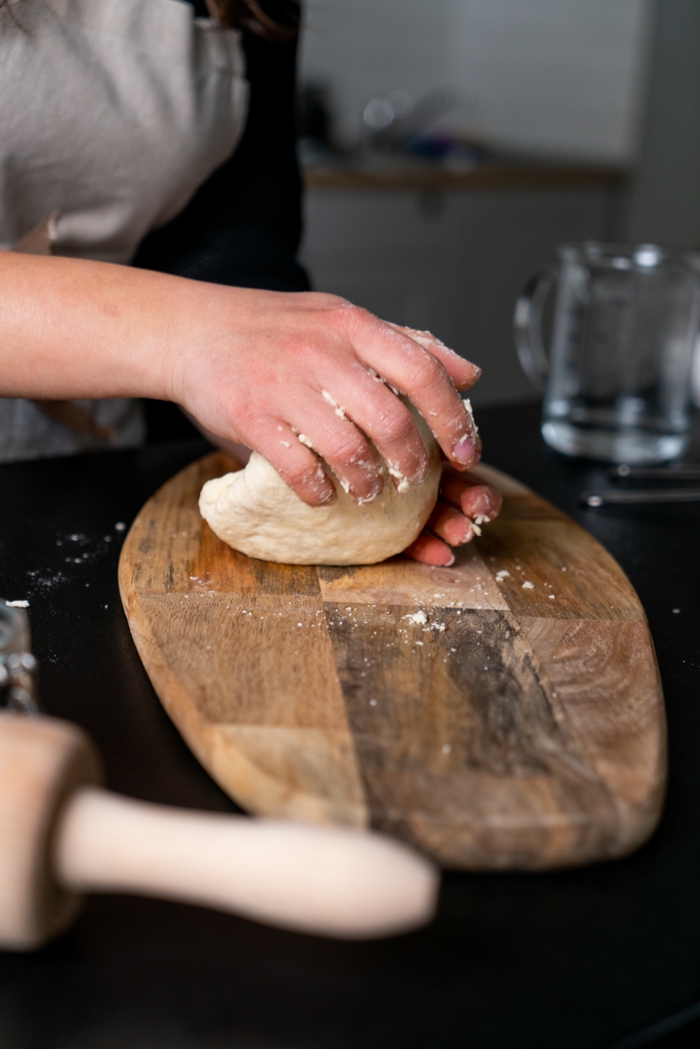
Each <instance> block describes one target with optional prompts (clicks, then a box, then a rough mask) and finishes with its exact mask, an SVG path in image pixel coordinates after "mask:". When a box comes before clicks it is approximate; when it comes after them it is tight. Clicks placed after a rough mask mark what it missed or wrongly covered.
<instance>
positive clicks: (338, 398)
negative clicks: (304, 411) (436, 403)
mask: <svg viewBox="0 0 700 1049" xmlns="http://www.w3.org/2000/svg"><path fill="white" fill-rule="evenodd" d="M328 387H329V388H328V389H326V388H323V389H322V390H321V396H322V398H323V400H322V401H321V403H320V404H316V403H315V400H314V404H313V413H312V414H313V423H312V424H310V425H312V426H314V438H315V441H318V444H316V443H315V444H314V447H316V448H317V450H318V451H319V452H320V453H321V454H322V455H323V457H324V458H325V459H327V460H328V462H329V463H330V464H331V466H332V467H333V470H334V471H335V472H336V473H337V474H338V476H339V477H340V476H343V477H348V476H349V475H348V467H352V459H351V456H347V455H345V448H344V445H345V443H346V442H347V443H349V447H350V448H351V450H352V451H353V452H355V451H357V452H358V453H359V450H360V445H359V440H361V442H362V447H363V448H365V449H366V448H368V447H369V446H368V443H367V441H366V439H365V438H364V436H363V435H360V434H359V431H358V429H357V427H359V430H361V431H363V434H364V433H367V434H370V435H371V437H372V440H373V442H374V444H375V445H376V447H377V449H378V451H379V453H380V455H381V456H382V458H383V459H384V461H385V462H386V464H387V467H388V469H389V473H390V474H391V476H392V477H393V479H394V483H395V484H396V485H397V486H398V484H399V483H400V482H401V481H402V480H403V479H404V478H406V479H407V480H408V481H409V482H411V483H412V484H420V482H421V481H424V480H425V477H426V475H427V472H428V469H429V466H430V460H429V458H428V454H427V452H426V450H425V445H424V444H423V439H422V438H421V436H420V434H419V432H418V430H417V428H416V424H415V422H414V420H413V418H412V416H411V413H410V411H409V410H408V408H407V407H406V406H405V405H404V404H402V402H401V401H400V400H399V399H398V398H397V397H396V396H394V394H393V393H392V392H391V391H390V390H389V388H388V387H387V386H386V385H385V384H384V383H382V382H380V381H377V379H375V378H373V377H372V375H371V374H370V372H369V371H368V370H367V368H365V367H364V366H363V365H361V364H359V363H356V364H355V365H354V367H352V369H351V370H349V371H348V373H347V374H344V375H343V374H334V375H329V376H328ZM353 424H354V425H353ZM349 430H352V431H354V434H355V439H354V441H353V440H352V439H351V437H350V434H349V432H348V431H349ZM316 435H318V436H316ZM358 438H359V440H358ZM364 457H365V458H366V457H367V456H366V453H365V456H364ZM370 463H371V466H372V469H373V470H374V471H375V472H376V474H377V476H380V475H379V472H378V467H377V466H376V461H375V460H374V458H372V457H370ZM367 483H369V478H368V479H367ZM379 490H380V491H381V488H380V489H379ZM360 491H361V486H360V487H358V484H357V483H356V481H354V480H353V483H352V490H351V492H350V494H351V496H352V495H353V493H354V492H360ZM368 494H369V493H365V497H367V495H368Z"/></svg>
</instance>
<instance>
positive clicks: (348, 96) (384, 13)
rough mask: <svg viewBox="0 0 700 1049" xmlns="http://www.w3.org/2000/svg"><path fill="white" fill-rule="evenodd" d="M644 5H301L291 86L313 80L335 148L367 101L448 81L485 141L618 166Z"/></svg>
mask: <svg viewBox="0 0 700 1049" xmlns="http://www.w3.org/2000/svg"><path fill="white" fill-rule="evenodd" d="M649 26H650V0H307V3H306V23H305V29H304V36H303V44H302V61H301V76H302V79H306V80H314V81H319V80H320V81H325V82H326V83H328V84H329V85H330V86H331V88H332V90H333V92H334V96H335V100H336V111H337V117H338V127H339V132H340V135H341V137H342V139H343V141H344V142H345V143H346V144H352V143H354V142H356V141H357V139H358V137H359V133H360V126H361V124H360V121H361V114H362V110H363V108H364V106H365V104H366V102H367V101H368V100H369V99H370V98H372V97H373V96H376V95H383V94H386V93H387V92H389V91H392V90H404V91H408V92H409V94H411V95H413V96H414V97H418V96H420V95H421V94H424V93H425V92H427V91H429V90H431V89H433V88H436V87H442V86H454V87H457V88H460V89H462V90H463V91H465V92H466V93H468V94H469V95H470V96H471V97H472V98H473V100H474V106H473V110H472V115H471V117H470V118H469V122H470V123H471V124H472V125H474V127H475V128H478V129H479V130H482V131H483V132H484V133H486V135H487V136H488V137H490V138H491V139H492V140H493V141H494V142H495V143H497V144H499V145H501V146H505V147H511V148H515V149H519V150H525V151H528V152H531V153H539V154H542V155H558V156H561V157H569V158H572V159H577V158H578V159H582V160H590V161H601V162H610V163H623V164H624V163H628V162H630V161H631V160H632V159H633V158H634V154H635V151H636V149H637V145H638V138H639V125H640V114H641V106H642V100H643V95H644V85H645V74H646V59H647V53H648V41H649Z"/></svg>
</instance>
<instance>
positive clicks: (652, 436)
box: [514, 241, 700, 465]
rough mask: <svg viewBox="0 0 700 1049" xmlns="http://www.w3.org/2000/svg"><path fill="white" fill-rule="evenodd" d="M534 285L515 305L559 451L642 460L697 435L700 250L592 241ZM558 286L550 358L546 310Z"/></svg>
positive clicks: (546, 427) (667, 454)
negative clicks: (694, 377) (694, 371)
mask: <svg viewBox="0 0 700 1049" xmlns="http://www.w3.org/2000/svg"><path fill="white" fill-rule="evenodd" d="M559 259H560V261H559V265H558V267H553V268H552V269H550V270H547V271H545V272H544V273H541V274H538V275H536V276H535V277H533V278H531V280H530V281H529V282H528V284H527V285H526V287H525V289H524V291H523V294H522V295H521V297H520V299H518V302H517V304H516V307H515V317H514V324H515V339H516V345H517V350H518V356H519V358H520V363H521V365H522V367H523V370H524V371H525V372H526V374H527V375H528V376H529V378H530V379H531V380H532V382H533V383H534V385H535V386H536V387H537V388H538V389H540V390H543V391H545V400H544V408H543V420H542V436H543V437H544V439H545V441H546V442H547V443H548V444H549V445H551V447H552V448H555V449H556V450H557V451H560V452H563V453H564V454H566V455H578V456H583V457H584V458H588V459H602V460H606V461H608V462H617V463H621V462H624V463H629V464H632V465H639V464H645V463H657V462H663V461H665V460H668V459H674V458H676V457H677V456H679V455H682V453H683V452H684V451H685V450H686V448H687V447H688V443H689V440H690V426H691V414H690V408H691V404H690V396H691V384H690V371H691V360H692V354H693V348H694V346H695V340H696V334H697V328H698V309H699V305H700V296H699V293H700V255H698V254H695V253H692V252H686V251H675V250H672V249H667V248H660V247H657V246H656V245H653V244H641V245H621V244H620V245H618V244H601V243H597V242H594V241H588V242H585V243H582V244H569V245H564V246H563V247H561V248H559ZM554 285H556V288H557V295H556V300H555V304H554V316H553V323H552V340H551V343H552V344H551V349H550V352H549V354H547V353H546V352H545V349H544V344H543V338H542V314H543V310H544V306H545V300H546V298H547V295H548V293H549V291H550V289H551V288H552V287H553V286H554Z"/></svg>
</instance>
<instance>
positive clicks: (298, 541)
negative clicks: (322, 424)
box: [199, 412, 440, 565]
mask: <svg viewBox="0 0 700 1049" xmlns="http://www.w3.org/2000/svg"><path fill="white" fill-rule="evenodd" d="M414 418H415V419H416V425H417V426H418V429H419V432H420V435H421V437H422V438H423V442H424V444H425V447H426V450H427V452H428V455H429V456H430V470H429V473H428V476H427V478H426V479H425V481H423V483H422V484H420V485H409V484H407V482H406V481H402V483H401V488H403V489H405V490H404V491H397V489H396V487H395V485H394V482H393V481H392V479H391V477H390V475H389V469H388V467H387V465H386V463H384V461H383V460H380V463H381V469H382V474H383V475H384V489H383V491H382V493H381V495H379V496H378V497H377V498H376V499H374V500H372V502H368V503H365V504H364V505H363V506H358V505H357V504H356V503H354V502H353V501H352V499H351V498H350V496H349V495H347V493H346V492H344V491H343V489H342V487H341V485H340V483H339V482H338V480H337V478H336V477H335V476H334V475H333V474H332V473H331V472H330V471H329V476H330V477H331V479H332V480H333V483H334V484H335V489H336V492H337V493H338V499H337V501H336V502H335V503H333V505H332V506H319V507H313V506H307V505H306V503H303V502H302V501H301V499H300V498H299V497H298V496H297V495H296V494H295V493H294V492H293V491H292V489H291V488H290V487H289V486H288V485H287V484H285V482H284V481H283V480H282V478H281V477H280V475H279V474H278V473H277V471H276V470H275V469H274V467H272V466H271V465H270V464H269V462H268V461H267V459H264V458H263V456H262V455H258V453H257V452H253V454H252V455H251V457H250V460H249V462H248V465H247V466H246V468H245V469H244V470H239V471H237V472H236V473H230V474H226V475H225V476H224V477H217V478H215V479H214V480H213V481H207V483H206V484H205V485H204V487H203V488H202V493H201V495H200V497H199V509H200V513H201V514H202V517H203V518H204V519H205V521H207V522H208V523H209V525H210V526H211V528H212V529H213V530H214V531H215V532H216V534H217V535H218V536H219V538H220V539H223V541H224V542H225V543H228V544H229V546H232V547H233V548H234V550H240V551H242V553H244V554H247V555H248V556H249V557H259V558H261V559H262V560H264V561H278V562H281V563H284V564H293V565H372V564H376V562H377V561H384V560H385V559H386V558H387V557H392V556H393V555H394V554H398V553H400V552H401V551H402V550H404V549H405V548H406V547H407V546H408V545H409V543H412V542H413V540H414V539H415V538H416V537H417V536H418V535H419V533H420V531H421V529H422V528H423V525H424V524H425V522H426V521H427V520H428V517H429V516H430V513H431V511H432V509H433V507H434V506H435V502H436V499H437V493H438V485H439V482H440V455H439V451H438V446H437V442H436V441H435V438H434V437H433V435H432V434H431V433H430V430H429V429H428V427H427V426H426V424H425V422H424V420H423V419H422V418H421V417H420V416H418V414H417V412H414Z"/></svg>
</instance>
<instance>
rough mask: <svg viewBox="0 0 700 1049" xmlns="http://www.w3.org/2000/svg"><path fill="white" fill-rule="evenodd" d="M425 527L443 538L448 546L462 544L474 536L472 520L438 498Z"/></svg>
mask: <svg viewBox="0 0 700 1049" xmlns="http://www.w3.org/2000/svg"><path fill="white" fill-rule="evenodd" d="M426 528H429V529H430V531H431V532H434V533H435V535H437V536H439V537H440V538H441V539H444V540H445V542H446V543H449V544H450V546H463V545H464V543H469V542H471V540H472V539H473V538H474V528H473V525H472V522H471V521H470V520H469V518H468V517H465V516H464V514H462V513H460V511H459V510H457V509H456V508H455V507H454V506H449V505H448V504H447V503H443V502H441V501H439V500H438V502H437V503H436V505H435V509H434V510H433V512H432V514H431V515H430V518H429V519H428V523H427V524H426Z"/></svg>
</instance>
